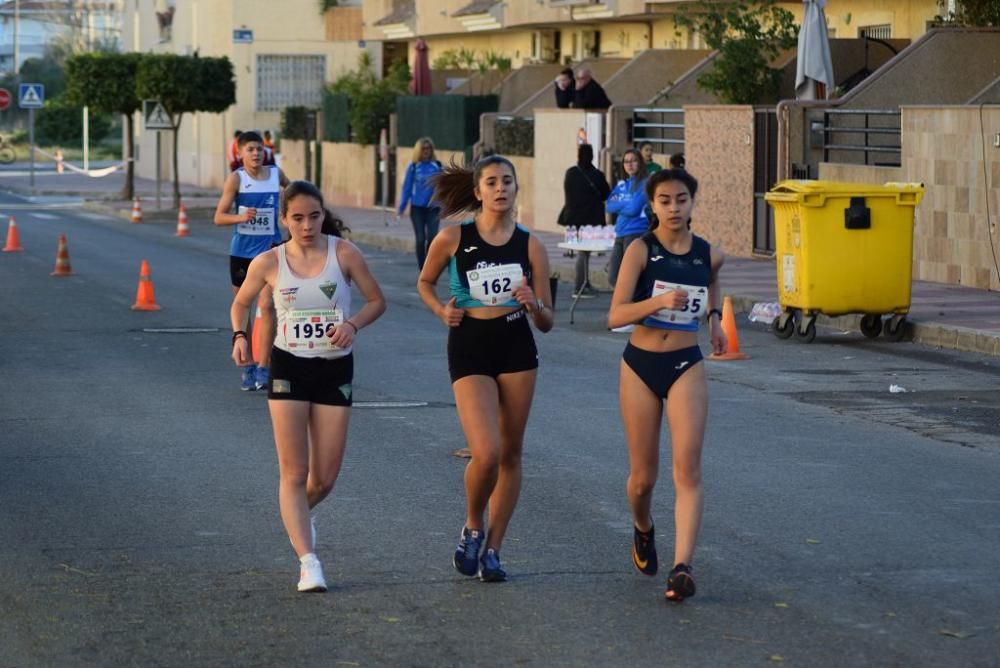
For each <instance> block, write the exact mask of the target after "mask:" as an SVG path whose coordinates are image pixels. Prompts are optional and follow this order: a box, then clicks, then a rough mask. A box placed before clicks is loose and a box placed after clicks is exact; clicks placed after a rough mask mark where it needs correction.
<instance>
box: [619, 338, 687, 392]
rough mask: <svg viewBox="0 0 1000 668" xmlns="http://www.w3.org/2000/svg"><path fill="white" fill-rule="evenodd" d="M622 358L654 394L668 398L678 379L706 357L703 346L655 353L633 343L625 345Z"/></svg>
mask: <svg viewBox="0 0 1000 668" xmlns="http://www.w3.org/2000/svg"><path fill="white" fill-rule="evenodd" d="M622 359H623V360H625V364H628V366H629V368H630V369H632V371H635V375H637V376H639V378H641V379H642V382H644V383H645V384H646V387H648V388H649V389H650V390H651V391H652V392H653V394H655V395H656V396H658V397H660V398H661V399H666V398H667V395H668V394H669V393H670V388H671V387H673V385H674V383H676V382H677V379H678V378H680V377H681V376H682V375H683V374H684V372H685V371H687V370H688V369H690V368H691V367H693V366H694V365H695V364H697V363H698V362H700V361H701V360H702V359H704V358H703V357H702V356H701V348H699V347H698V346H691V347H690V348H681V349H680V350H671V351H668V352H665V353H655V352H652V351H649V350H643V349H642V348H636V347H635V346H633V345H632V344H631V343H629V344H628V345H627V346H625V352H624V353H622Z"/></svg>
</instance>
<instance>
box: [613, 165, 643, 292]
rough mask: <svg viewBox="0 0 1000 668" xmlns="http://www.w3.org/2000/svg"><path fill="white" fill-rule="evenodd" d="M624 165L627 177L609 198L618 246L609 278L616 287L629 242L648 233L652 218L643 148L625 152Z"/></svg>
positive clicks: (614, 250) (615, 247)
mask: <svg viewBox="0 0 1000 668" xmlns="http://www.w3.org/2000/svg"><path fill="white" fill-rule="evenodd" d="M622 167H623V168H624V169H625V174H626V175H627V177H628V178H627V179H625V180H624V181H619V182H618V185H617V186H615V189H614V190H612V191H611V196H610V197H609V198H608V206H607V209H608V213H610V214H614V215H615V216H616V220H615V246H614V248H613V249H612V250H611V260H610V263H609V264H608V281H609V282H610V283H611V285H612V286H614V284H615V282H616V281H617V280H618V268H619V267H620V266H621V263H622V258H623V257H624V256H625V249H626V248H628V245H629V244H630V243H632V242H633V241H635V240H636V239H638V238H639V237H641V236H642V235H643V234H645V232H646V230H648V229H649V218H647V217H646V204H648V200H647V198H646V188H645V187H644V186H645V184H646V165H645V164H644V163H643V161H642V155H641V154H640V153H639V151H637V150H635V149H632V148H630V149H629V150H627V151H625V153H624V154H623V155H622Z"/></svg>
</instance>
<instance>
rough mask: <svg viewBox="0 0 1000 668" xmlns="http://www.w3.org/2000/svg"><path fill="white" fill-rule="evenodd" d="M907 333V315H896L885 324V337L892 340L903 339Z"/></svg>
mask: <svg viewBox="0 0 1000 668" xmlns="http://www.w3.org/2000/svg"><path fill="white" fill-rule="evenodd" d="M905 333H906V316H905V315H894V316H892V317H891V318H889V321H888V322H887V323H886V324H885V338H887V339H889V340H890V341H902V340H903V335H904V334H905Z"/></svg>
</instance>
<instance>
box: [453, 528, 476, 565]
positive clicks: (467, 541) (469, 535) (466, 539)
mask: <svg viewBox="0 0 1000 668" xmlns="http://www.w3.org/2000/svg"><path fill="white" fill-rule="evenodd" d="M482 547H483V532H482V531H478V530H473V531H469V530H468V529H466V528H465V527H462V537H461V538H459V539H458V547H457V548H456V549H455V559H454V564H455V570H457V571H458V572H459V573H461V574H462V575H468V576H473V575H475V574H476V569H477V568H478V567H479V550H480V549H481V548H482Z"/></svg>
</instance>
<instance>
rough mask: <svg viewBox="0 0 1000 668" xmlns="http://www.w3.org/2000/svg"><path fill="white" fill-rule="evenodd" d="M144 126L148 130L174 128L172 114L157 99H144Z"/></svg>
mask: <svg viewBox="0 0 1000 668" xmlns="http://www.w3.org/2000/svg"><path fill="white" fill-rule="evenodd" d="M142 120H143V124H142V125H143V128H145V129H146V130H173V129H174V126H173V123H171V122H170V114H168V113H167V110H166V109H164V108H163V105H162V104H160V103H159V102H158V101H157V100H143V101H142Z"/></svg>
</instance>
